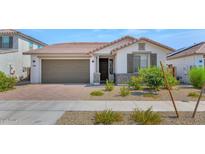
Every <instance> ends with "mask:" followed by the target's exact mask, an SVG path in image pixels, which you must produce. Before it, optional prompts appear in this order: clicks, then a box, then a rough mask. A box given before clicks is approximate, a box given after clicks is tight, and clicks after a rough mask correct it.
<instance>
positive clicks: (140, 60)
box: [133, 54, 148, 72]
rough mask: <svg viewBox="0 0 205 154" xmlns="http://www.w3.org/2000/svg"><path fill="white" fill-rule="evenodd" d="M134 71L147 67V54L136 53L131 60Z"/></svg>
mask: <svg viewBox="0 0 205 154" xmlns="http://www.w3.org/2000/svg"><path fill="white" fill-rule="evenodd" d="M133 65H134V66H133V69H134V72H138V71H139V69H140V68H147V67H148V54H136V55H134V61H133Z"/></svg>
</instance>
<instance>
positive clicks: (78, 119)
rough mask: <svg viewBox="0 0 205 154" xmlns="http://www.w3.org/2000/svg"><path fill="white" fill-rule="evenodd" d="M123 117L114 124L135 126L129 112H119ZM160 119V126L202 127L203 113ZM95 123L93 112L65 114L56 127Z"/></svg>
mask: <svg viewBox="0 0 205 154" xmlns="http://www.w3.org/2000/svg"><path fill="white" fill-rule="evenodd" d="M120 113H121V114H122V115H123V121H122V122H116V123H114V124H115V125H136V124H137V123H135V122H134V121H132V120H131V119H130V114H131V112H120ZM159 113H160V114H161V117H162V122H161V125H204V124H205V112H197V114H196V117H195V118H194V119H193V118H191V116H192V112H179V114H180V118H176V116H175V113H174V112H159ZM94 122H95V112H69V111H67V112H65V113H64V115H63V116H62V117H61V118H60V119H58V121H57V123H56V124H58V125H93V124H94Z"/></svg>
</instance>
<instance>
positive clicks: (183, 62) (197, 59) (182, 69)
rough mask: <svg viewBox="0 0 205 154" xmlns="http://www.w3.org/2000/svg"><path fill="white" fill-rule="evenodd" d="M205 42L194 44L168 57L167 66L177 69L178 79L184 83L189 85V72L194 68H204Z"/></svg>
mask: <svg viewBox="0 0 205 154" xmlns="http://www.w3.org/2000/svg"><path fill="white" fill-rule="evenodd" d="M204 55H205V42H201V43H198V44H194V45H192V46H190V47H187V48H183V49H180V50H177V51H175V52H172V53H171V54H169V55H168V56H167V64H169V65H171V66H173V67H175V70H176V76H177V78H178V79H179V80H180V81H181V82H183V83H189V78H188V71H189V70H190V69H191V68H192V67H195V66H196V67H204V65H205V64H204V63H205V61H204V57H205V56H204Z"/></svg>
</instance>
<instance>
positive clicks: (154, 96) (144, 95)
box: [143, 93, 158, 98]
mask: <svg viewBox="0 0 205 154" xmlns="http://www.w3.org/2000/svg"><path fill="white" fill-rule="evenodd" d="M157 96H158V95H155V94H153V93H144V94H143V97H151V98H157Z"/></svg>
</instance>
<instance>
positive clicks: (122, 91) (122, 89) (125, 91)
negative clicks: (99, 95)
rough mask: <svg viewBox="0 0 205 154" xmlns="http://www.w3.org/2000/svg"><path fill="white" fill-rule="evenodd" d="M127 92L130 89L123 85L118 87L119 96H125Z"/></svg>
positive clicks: (128, 92)
mask: <svg viewBox="0 0 205 154" xmlns="http://www.w3.org/2000/svg"><path fill="white" fill-rule="evenodd" d="M129 94H130V90H129V88H128V87H125V86H123V87H121V88H120V95H121V96H123V97H125V96H127V95H129Z"/></svg>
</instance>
